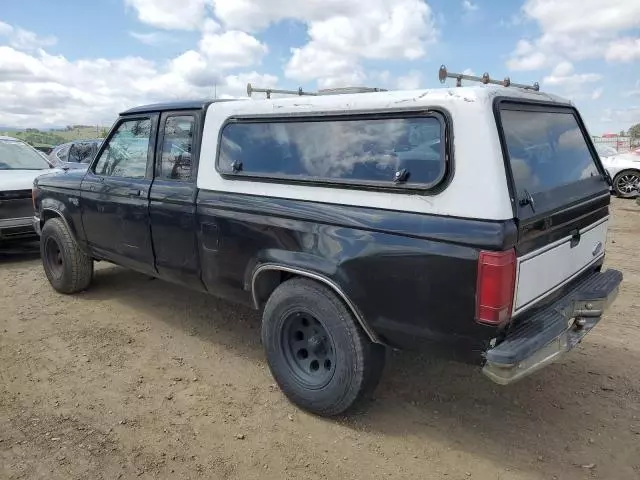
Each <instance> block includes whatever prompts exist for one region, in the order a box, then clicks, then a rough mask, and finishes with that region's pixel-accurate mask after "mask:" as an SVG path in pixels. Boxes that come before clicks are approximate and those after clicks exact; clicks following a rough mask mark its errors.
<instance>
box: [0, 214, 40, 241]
mask: <svg viewBox="0 0 640 480" xmlns="http://www.w3.org/2000/svg"><path fill="white" fill-rule="evenodd" d="M35 235H36V232H35V230H34V229H33V222H32V218H31V217H21V218H6V219H2V220H0V240H11V239H16V238H28V237H33V236H35Z"/></svg>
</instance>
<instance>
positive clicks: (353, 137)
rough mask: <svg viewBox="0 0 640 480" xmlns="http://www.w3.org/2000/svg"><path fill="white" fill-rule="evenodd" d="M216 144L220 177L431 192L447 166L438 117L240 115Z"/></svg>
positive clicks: (443, 131)
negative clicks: (257, 117)
mask: <svg viewBox="0 0 640 480" xmlns="http://www.w3.org/2000/svg"><path fill="white" fill-rule="evenodd" d="M220 143H221V144H220V149H219V152H220V153H219V157H218V163H217V168H218V171H220V173H221V174H223V175H225V174H226V175H238V176H254V177H262V178H264V177H269V178H275V179H282V180H285V181H286V180H293V181H300V182H321V183H328V184H331V183H336V184H345V183H346V184H351V185H354V186H358V185H362V186H381V187H394V186H396V187H401V188H418V189H429V188H431V187H433V186H434V185H436V184H438V183H440V182H441V180H442V179H443V177H444V176H445V173H446V168H447V165H446V155H445V121H444V119H443V118H441V116H439V115H437V116H436V115H428V116H422V115H411V116H405V117H403V116H395V117H389V118H375V117H368V116H367V117H361V118H359V117H354V116H350V117H342V118H322V117H314V118H303V119H300V118H296V119H293V120H291V119H269V120H259V121H255V120H243V119H240V120H236V121H233V122H230V123H228V124H227V125H226V126H225V127H224V128H223V131H222V136H221V140H220Z"/></svg>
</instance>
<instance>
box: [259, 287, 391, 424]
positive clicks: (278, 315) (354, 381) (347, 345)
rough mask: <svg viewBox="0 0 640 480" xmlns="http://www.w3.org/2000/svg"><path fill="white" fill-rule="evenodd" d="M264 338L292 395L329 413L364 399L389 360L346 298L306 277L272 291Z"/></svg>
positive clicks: (270, 357)
mask: <svg viewBox="0 0 640 480" xmlns="http://www.w3.org/2000/svg"><path fill="white" fill-rule="evenodd" d="M262 343H263V345H264V348H265V351H266V356H267V363H268V364H269V368H270V370H271V373H272V374H273V376H274V378H275V380H276V382H277V383H278V385H279V386H280V388H281V389H282V391H283V392H284V394H285V395H286V396H287V397H288V398H289V400H291V401H292V402H293V403H294V404H296V405H298V406H299V407H301V408H303V409H304V410H307V411H309V412H311V413H315V414H318V415H323V416H333V415H339V414H342V413H345V412H347V411H349V410H352V409H354V408H355V407H357V406H358V405H360V404H361V403H363V402H364V401H365V400H366V399H367V398H368V397H369V396H370V394H371V393H373V390H374V389H375V387H376V386H377V384H378V381H379V380H380V376H381V374H382V370H383V367H384V363H385V354H386V352H385V348H384V346H382V345H379V344H375V343H373V342H371V341H370V340H369V338H368V337H367V336H366V335H365V333H364V332H363V331H362V328H361V327H360V325H359V324H358V323H357V321H356V319H355V318H354V316H353V315H352V314H351V312H350V311H349V310H348V309H347V307H346V306H345V304H344V303H343V302H342V300H341V299H340V298H339V297H338V296H337V295H336V294H335V293H334V292H333V291H331V290H330V289H329V288H327V287H325V286H324V285H321V284H319V283H317V282H315V281H312V280H309V279H306V278H294V279H291V280H289V281H286V282H284V283H282V284H281V285H279V286H278V287H277V288H276V289H275V291H274V292H273V293H272V295H271V296H270V297H269V300H268V301H267V304H266V306H265V309H264V313H263V320H262Z"/></svg>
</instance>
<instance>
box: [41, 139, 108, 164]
mask: <svg viewBox="0 0 640 480" xmlns="http://www.w3.org/2000/svg"><path fill="white" fill-rule="evenodd" d="M101 143H102V139H101V138H97V139H88V140H74V141H73V142H68V143H63V144H61V145H58V146H57V147H55V148H54V149H53V150H52V151H51V153H50V154H49V161H50V162H51V163H52V164H53V165H55V166H56V167H59V168H67V169H68V168H79V169H86V168H87V166H88V165H89V163H90V162H91V160H92V159H93V157H95V155H96V152H97V151H98V148H100V144H101Z"/></svg>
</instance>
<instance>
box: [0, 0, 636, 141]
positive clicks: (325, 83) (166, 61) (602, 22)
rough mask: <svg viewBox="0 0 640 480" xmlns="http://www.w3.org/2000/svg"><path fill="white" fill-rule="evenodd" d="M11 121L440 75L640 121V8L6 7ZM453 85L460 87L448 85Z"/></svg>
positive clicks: (2, 65) (171, 0)
mask: <svg viewBox="0 0 640 480" xmlns="http://www.w3.org/2000/svg"><path fill="white" fill-rule="evenodd" d="M0 4H1V5H0V7H1V8H0V125H1V126H3V127H6V126H12V127H36V128H43V127H44V128H46V127H59V126H65V125H70V124H90V125H96V124H98V125H102V126H109V125H110V124H111V123H112V122H113V121H114V120H115V118H116V116H117V114H118V113H119V112H120V111H122V110H125V109H127V108H129V107H132V106H135V105H140V104H145V103H152V102H156V101H165V100H175V99H183V98H191V99H193V98H208V97H213V96H214V95H216V96H217V97H222V98H225V97H246V85H247V83H248V82H251V83H252V84H254V85H256V86H261V87H279V88H293V89H297V88H298V87H299V86H302V87H303V88H304V89H309V90H315V89H318V88H327V87H337V86H354V85H366V86H373V87H382V88H388V89H414V88H440V87H441V85H440V84H439V82H438V68H439V67H440V65H441V64H445V65H446V66H447V68H448V69H449V71H454V72H465V73H472V74H476V75H482V73H484V72H489V74H490V75H491V76H492V77H494V78H503V77H505V76H509V77H510V78H511V80H512V81H514V82H520V83H533V82H535V81H538V82H540V85H541V89H542V90H544V91H548V92H551V93H555V94H558V95H562V96H565V97H568V98H571V99H572V100H573V101H574V102H575V104H576V105H577V106H578V108H579V109H580V111H581V113H582V115H583V117H584V119H585V121H586V123H587V127H588V129H589V130H590V133H591V134H593V135H599V134H602V133H604V132H619V131H620V130H623V129H624V130H627V129H628V128H629V127H630V126H631V125H632V124H634V123H639V122H640V0H366V1H365V0H298V1H290V0H92V1H91V2H89V1H86V0H56V1H52V0H0ZM452 83H453V82H449V84H452Z"/></svg>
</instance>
